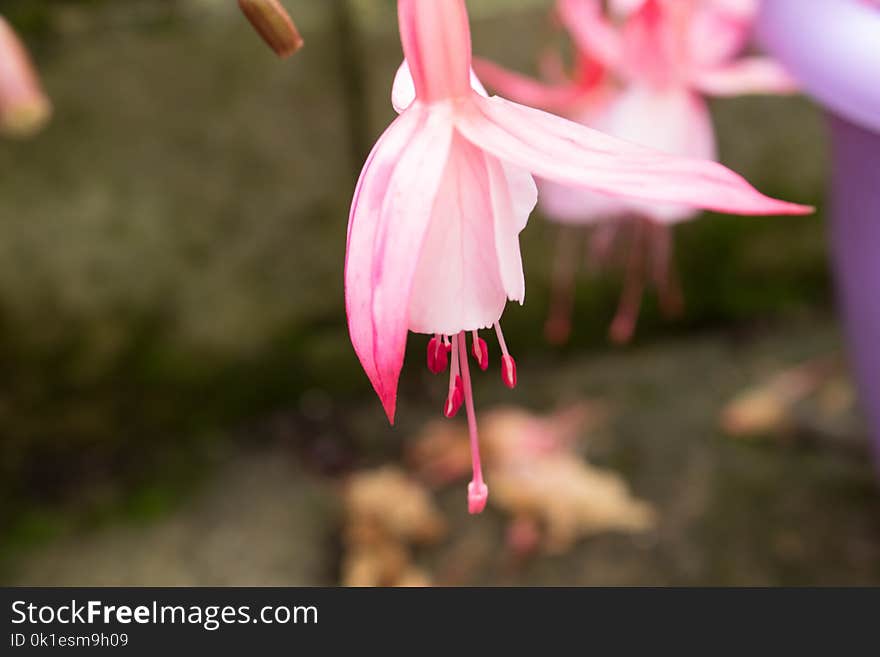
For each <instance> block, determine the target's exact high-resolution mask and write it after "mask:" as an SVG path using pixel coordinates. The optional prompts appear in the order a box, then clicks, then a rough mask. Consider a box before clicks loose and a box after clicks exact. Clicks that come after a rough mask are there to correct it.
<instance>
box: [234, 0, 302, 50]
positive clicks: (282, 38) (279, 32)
mask: <svg viewBox="0 0 880 657" xmlns="http://www.w3.org/2000/svg"><path fill="white" fill-rule="evenodd" d="M238 6H239V7H241V10H242V12H243V13H244V15H245V16H246V17H247V19H248V20H249V21H250V22H251V25H253V26H254V29H255V30H256V31H257V33H258V34H259V35H260V36H261V37H262V38H263V41H265V42H266V43H267V44H268V45H269V47H270V48H272V50H274V51H275V54H276V55H278V56H279V57H290V56H291V55H292V54H293V53H295V52H296V51H297V50H299V49H300V48H302V45H303V40H302V37H301V36H300V35H299V31H298V30H297V29H296V25H294V23H293V20H292V19H291V18H290V15H289V14H288V13H287V11H286V10H285V9H284V7H283V6H282V5H281V3H280V2H278V0H238Z"/></svg>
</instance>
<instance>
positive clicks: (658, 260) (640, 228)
mask: <svg viewBox="0 0 880 657" xmlns="http://www.w3.org/2000/svg"><path fill="white" fill-rule="evenodd" d="M557 9H558V11H557V13H558V15H559V17H560V19H561V21H562V23H563V24H564V26H565V27H566V29H567V30H568V31H569V32H570V33H571V35H572V37H573V39H574V42H575V46H576V52H577V59H578V61H592V62H598V65H599V66H601V67H603V68H605V69H606V70H607V71H608V75H607V76H606V77H605V78H604V79H603V80H602V81H600V82H597V83H596V86H595V87H594V88H593V89H585V90H584V93H583V94H582V95H581V97H580V98H579V99H578V100H577V101H575V102H571V103H569V104H557V103H551V102H548V101H550V100H552V99H553V97H554V96H555V95H558V91H554V90H551V89H545V93H544V94H543V97H542V98H539V99H538V100H539V101H540V102H541V104H542V106H543V107H544V108H546V109H548V110H551V111H556V112H559V113H560V114H562V115H563V116H566V117H567V118H570V119H572V120H575V121H578V122H581V123H583V124H585V125H590V126H592V127H594V128H597V129H599V130H601V131H603V132H607V133H609V134H612V135H615V136H617V137H621V138H623V139H627V140H629V141H633V142H636V143H639V144H643V145H645V146H649V147H652V148H656V149H658V150H662V151H664V152H667V153H671V154H677V155H682V156H686V157H694V158H700V159H716V156H717V152H716V143H715V134H714V127H713V125H712V121H711V116H710V114H709V110H708V106H707V104H706V100H705V98H704V97H705V96H706V95H719V96H725V95H735V94H739V93H754V92H768V93H786V92H790V91H792V90H793V89H794V84H793V82H792V80H791V78H790V77H789V76H788V75H787V74H786V73H785V71H784V70H782V69H781V67H779V66H778V65H777V64H776V63H775V62H773V61H772V60H769V59H767V58H763V57H746V58H737V55H738V54H739V52H740V51H741V50H742V48H743V47H744V45H745V43H746V41H747V38H748V35H749V32H750V29H751V26H752V22H753V20H754V18H755V13H756V10H757V2H756V1H755V0H613V1H612V2H611V3H610V10H609V13H610V15H611V18H609V16H608V15H607V14H606V13H604V12H603V10H602V5H601V3H599V2H597V1H596V0H559V2H558V6H557ZM613 18H617V19H618V20H617V21H615V20H613ZM594 66H595V64H594ZM476 68H477V71H478V72H479V74H480V75H481V77H483V79H484V80H485V81H486V82H488V83H489V85H490V86H491V87H493V88H495V89H498V90H499V91H500V92H501V93H504V94H505V95H510V96H512V97H513V98H514V99H516V100H526V98H527V97H525V96H524V95H523V93H522V92H523V91H524V90H527V89H528V86H527V82H528V81H527V79H526V80H525V81H523V80H519V79H517V76H516V74H509V73H506V72H504V71H503V69H499V68H498V67H495V66H493V65H488V64H486V63H483V62H480V61H478V62H477V65H476ZM519 77H521V76H519ZM557 90H558V86H557ZM535 95H536V94H534V93H532V94H530V96H531V97H532V98H534V97H535ZM530 99H531V98H530ZM584 99H586V100H587V101H588V102H587V104H586V106H585V104H584ZM589 101H592V102H589ZM539 186H540V189H541V210H542V212H543V213H544V215H545V216H547V217H548V218H549V219H551V220H553V221H555V222H558V223H561V224H567V225H575V226H584V225H586V226H595V225H597V224H601V229H596V231H595V236H594V239H593V243H592V251H593V255H594V256H596V257H597V260H599V261H600V262H608V261H612V260H613V258H612V257H611V256H613V255H615V254H614V250H615V249H618V250H620V251H622V253H623V256H622V257H623V259H624V262H623V264H622V266H623V268H624V269H625V271H626V274H625V277H626V281H625V284H624V293H623V295H622V297H621V302H620V306H619V308H618V312H617V315H616V317H615V320H614V322H612V325H611V331H610V333H611V337H612V339H614V340H615V341H618V342H625V341H628V340H629V339H630V338H631V337H632V335H633V332H634V330H635V322H636V317H637V315H638V309H639V307H640V305H641V299H642V293H643V290H644V287H645V284H646V281H647V280H652V281H653V282H654V284H655V285H656V286H657V288H658V291H659V293H660V299H661V307H662V308H663V309H664V311H665V312H666V313H667V314H668V315H674V314H677V312H679V311H680V309H681V307H682V295H681V291H680V287H679V286H678V283H677V278H676V275H675V272H674V270H673V268H672V254H671V247H672V239H671V235H670V234H669V233H670V230H671V228H670V227H671V226H672V225H673V224H675V223H679V222H682V221H686V220H689V219H693V218H695V217H696V216H697V215H698V210H696V209H695V208H693V207H688V206H684V205H676V204H657V203H643V202H633V201H631V200H627V199H609V198H608V197H607V196H602V195H598V194H593V193H591V192H589V191H586V190H584V189H583V188H575V187H571V186H568V185H560V184H558V183H557V182H555V181H542V180H539ZM561 239H562V247H561V251H560V257H559V258H558V259H557V261H556V263H555V272H554V291H553V300H552V306H551V314H550V317H549V319H548V322H547V326H546V333H547V337H548V338H549V339H551V340H552V341H554V342H562V341H564V340H566V339H567V337H568V335H569V333H570V329H571V307H572V300H573V286H574V274H575V269H576V260H575V254H574V252H573V251H572V240H571V237H570V236H568V235H566V234H562V236H561ZM621 247H622V248H621Z"/></svg>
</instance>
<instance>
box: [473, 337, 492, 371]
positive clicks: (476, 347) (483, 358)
mask: <svg viewBox="0 0 880 657" xmlns="http://www.w3.org/2000/svg"><path fill="white" fill-rule="evenodd" d="M471 336H472V340H473V347H472V348H471V353H472V354H473V356H474V360H476V361H477V365H479V366H480V369H481V370H483V371H484V372H485V371H486V370H487V369H489V347H488V345H487V344H486V341H485V340H483V338H481V337H480V336H479V335H477V332H476V331H473V332H472V333H471Z"/></svg>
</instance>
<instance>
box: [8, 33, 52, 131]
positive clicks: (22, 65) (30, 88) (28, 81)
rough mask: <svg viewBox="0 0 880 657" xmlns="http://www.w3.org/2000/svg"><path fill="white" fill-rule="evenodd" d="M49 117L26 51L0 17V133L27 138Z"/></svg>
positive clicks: (46, 99)
mask: <svg viewBox="0 0 880 657" xmlns="http://www.w3.org/2000/svg"><path fill="white" fill-rule="evenodd" d="M51 113H52V107H51V105H50V103H49V99H48V98H47V97H46V94H45V93H44V92H43V89H42V87H41V85H40V80H39V78H38V77H37V73H36V71H35V69H34V65H33V63H32V62H31V59H30V57H29V56H28V53H27V50H25V48H24V46H23V45H22V43H21V41H20V40H19V38H18V36H17V35H16V34H15V32H14V31H13V29H12V28H11V27H10V26H9V23H7V22H6V20H5V19H4V18H3V17H2V16H0V133H2V134H5V135H10V136H14V137H25V136H29V135H31V134H33V133H34V132H36V131H37V130H39V129H40V128H42V127H43V125H45V123H46V121H47V120H48V119H49V116H50V114H51Z"/></svg>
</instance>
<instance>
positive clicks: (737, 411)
mask: <svg viewBox="0 0 880 657" xmlns="http://www.w3.org/2000/svg"><path fill="white" fill-rule="evenodd" d="M814 397H815V398H816V402H817V408H818V411H819V414H820V415H821V418H820V419H822V420H832V421H833V420H835V419H836V418H837V417H839V416H841V415H844V414H846V413H850V412H852V410H853V408H854V406H855V403H856V399H855V391H854V389H853V386H852V384H851V383H850V382H849V380H848V379H847V378H846V377H845V376H844V372H843V366H842V364H841V363H840V361H839V359H838V358H836V357H830V358H829V357H824V358H817V359H814V360H810V361H808V362H806V363H804V364H802V365H798V366H797V367H793V368H789V369H785V370H782V371H780V372H777V373H775V374H773V375H772V376H770V377H769V378H767V379H766V380H764V381H763V382H761V383H759V384H757V385H755V386H752V387H749V388H747V389H746V390H744V391H743V392H741V393H740V394H739V395H737V396H736V397H735V398H734V399H733V400H732V401H731V402H729V403H728V404H727V405H726V406H725V407H724V409H723V410H722V412H721V428H722V430H723V431H724V432H725V433H726V434H727V435H729V436H733V437H736V438H755V437H758V436H767V435H787V434H790V433H791V432H792V431H793V430H794V429H795V426H796V425H797V420H798V418H797V412H796V411H797V406H798V405H799V404H801V403H802V402H804V401H805V400H808V399H811V398H814Z"/></svg>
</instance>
